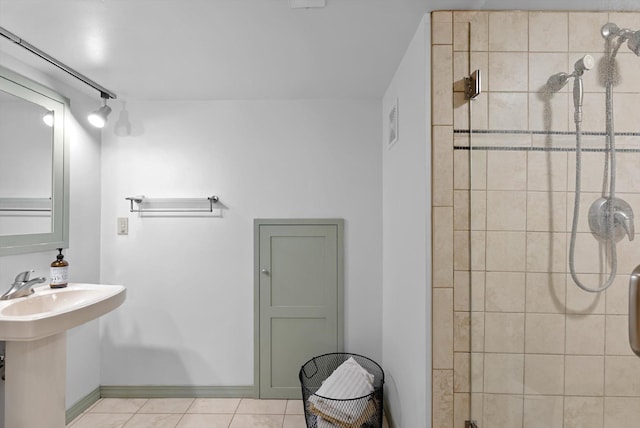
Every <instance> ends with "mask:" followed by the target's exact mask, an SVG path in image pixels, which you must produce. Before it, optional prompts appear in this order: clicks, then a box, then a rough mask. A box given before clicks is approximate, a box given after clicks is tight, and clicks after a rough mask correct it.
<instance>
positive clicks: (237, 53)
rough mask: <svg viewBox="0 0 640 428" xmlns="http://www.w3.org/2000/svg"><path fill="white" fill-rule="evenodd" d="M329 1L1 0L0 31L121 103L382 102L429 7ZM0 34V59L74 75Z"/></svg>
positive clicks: (421, 1)
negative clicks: (307, 4) (318, 5)
mask: <svg viewBox="0 0 640 428" xmlns="http://www.w3.org/2000/svg"><path fill="white" fill-rule="evenodd" d="M326 3H327V5H326V7H325V8H322V9H291V8H290V7H289V3H288V0H0V26H2V27H4V28H5V29H7V30H9V31H11V32H12V33H14V34H16V35H17V36H19V37H20V38H22V39H23V40H25V41H27V42H29V43H31V44H32V45H34V46H36V47H37V48H39V49H41V50H43V51H45V52H46V53H48V54H49V55H51V56H53V57H55V58H56V59H58V60H60V61H62V62H63V63H65V64H67V65H68V66H70V67H72V68H74V69H76V70H77V71H79V72H81V73H83V74H85V75H86V76H87V77H89V78H90V79H92V80H94V81H96V82H98V83H99V84H101V85H102V86H104V87H106V88H108V89H109V90H111V91H113V92H115V93H116V94H118V97H119V98H121V99H145V100H186V99H191V100H194V99H195V100H198V99H202V100H204V99H273V98H284V99H289V98H294V99H295V98H380V97H381V96H382V95H383V93H384V90H385V88H386V87H387V85H388V83H389V81H390V80H391V78H392V76H393V73H394V71H395V69H396V67H397V65H398V64H399V62H400V60H401V58H402V55H403V54H404V51H405V49H406V48H407V46H408V44H409V42H410V40H411V37H412V36H413V34H414V33H415V31H416V29H417V27H418V24H419V22H420V20H421V18H422V16H423V15H424V14H425V13H426V12H427V9H428V6H427V3H429V2H428V1H427V0H327V1H326ZM0 39H2V40H0V64H2V56H3V55H11V56H14V57H17V58H18V59H19V60H21V61H23V62H27V63H28V64H29V65H32V66H35V67H36V68H38V69H40V70H42V71H44V72H45V73H47V74H53V75H54V76H56V77H58V78H61V79H66V80H65V81H67V80H69V81H71V80H75V79H73V78H71V77H70V76H68V75H65V74H64V73H62V72H60V71H57V70H56V69H55V67H53V66H51V65H49V64H48V63H46V62H45V61H43V60H41V59H39V58H37V57H35V55H32V54H30V53H28V52H27V51H25V50H23V49H21V48H20V47H18V46H17V45H15V44H13V43H11V42H9V41H8V40H6V39H4V38H1V37H0ZM70 83H71V82H70ZM77 85H78V86H79V87H80V86H82V87H84V85H82V84H81V83H79V82H78V83H77ZM91 91H93V90H92V89H90V88H89V92H88V93H95V91H93V92H91Z"/></svg>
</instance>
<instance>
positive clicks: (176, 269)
mask: <svg viewBox="0 0 640 428" xmlns="http://www.w3.org/2000/svg"><path fill="white" fill-rule="evenodd" d="M113 104H114V105H113V107H114V112H113V113H112V115H113V118H112V119H113V120H112V121H111V126H113V125H114V124H115V122H116V119H117V117H118V115H119V114H120V109H121V107H120V106H118V105H117V104H118V103H113ZM126 107H127V110H128V112H129V115H130V118H131V124H132V136H130V137H117V136H115V135H114V133H113V132H112V130H111V129H107V130H106V131H105V133H104V141H103V152H102V156H103V173H102V189H103V198H102V208H103V210H102V213H103V217H102V281H103V282H105V283H120V284H124V285H125V286H126V287H127V301H126V302H125V303H124V305H123V306H122V307H121V308H120V309H119V310H118V311H116V312H114V313H113V314H110V315H109V316H107V317H105V318H104V323H103V324H102V325H103V337H102V351H103V355H102V356H103V358H102V362H103V364H102V384H104V385H143V384H154V385H185V384H192V385H207V386H243V385H244V386H246V385H253V340H254V337H253V316H254V315H253V219H254V218H277V217H291V218H296V217H305V218H322V217H333V218H336V217H339V218H344V219H345V221H346V222H345V266H346V269H345V270H346V272H345V294H346V296H345V307H346V314H345V324H346V332H345V344H346V349H347V350H348V351H352V352H357V353H361V354H364V355H368V356H371V358H373V359H380V357H381V309H382V302H381V289H382V282H381V271H382V269H381V228H382V214H381V210H380V208H381V191H380V189H381V154H380V150H379V138H380V132H381V126H380V120H379V110H380V104H379V102H378V101H349V100H345V101H322V100H296V101H293V100H291V101H202V102H201V101H193V102H164V103H163V102H141V101H131V102H128V103H127V104H126ZM139 194H144V195H146V196H149V197H154V196H155V197H206V196H209V195H214V194H215V195H218V196H219V197H220V200H221V202H222V203H223V204H224V205H225V206H226V207H227V209H226V210H225V211H224V216H223V217H222V218H175V217H174V218H140V217H139V216H138V215H137V214H131V213H129V211H128V209H129V205H128V202H127V201H125V197H127V196H131V195H139ZM117 217H128V218H129V235H127V236H117V235H116V218H117Z"/></svg>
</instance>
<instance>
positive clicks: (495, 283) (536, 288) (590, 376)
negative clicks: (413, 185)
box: [431, 11, 640, 428]
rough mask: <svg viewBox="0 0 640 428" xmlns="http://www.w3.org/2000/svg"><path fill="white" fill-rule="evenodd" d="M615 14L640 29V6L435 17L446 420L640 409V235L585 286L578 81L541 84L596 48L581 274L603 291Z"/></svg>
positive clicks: (618, 93) (440, 401) (632, 63)
mask: <svg viewBox="0 0 640 428" xmlns="http://www.w3.org/2000/svg"><path fill="white" fill-rule="evenodd" d="M607 22H615V23H616V24H618V25H619V26H620V27H627V28H632V29H638V28H640V14H638V13H606V12H598V13H589V12H515V11H495V12H465V11H455V12H449V11H443V12H434V13H433V14H432V61H431V64H432V125H433V127H432V142H433V146H432V150H433V153H432V159H433V165H432V174H433V177H432V182H433V192H432V194H433V200H432V210H433V278H432V280H433V282H432V283H433V348H432V349H433V427H434V428H449V427H455V428H463V427H464V421H465V420H466V419H468V418H469V416H470V415H471V416H472V417H473V419H475V420H476V421H477V422H478V425H479V427H480V428H518V427H523V428H533V427H544V428H556V427H557V428H560V427H563V428H569V427H576V428H577V427H580V428H585V427H597V428H601V427H606V428H621V427H627V426H637V424H638V421H639V420H640V358H638V357H636V356H634V355H633V353H632V352H631V350H630V348H629V345H628V344H627V312H628V295H627V293H628V288H627V287H628V286H627V283H628V278H629V274H630V272H631V271H632V270H633V269H634V267H635V266H636V265H638V264H640V239H638V240H634V241H631V242H630V241H628V240H627V239H625V240H623V241H622V242H621V243H620V244H619V245H618V275H617V276H616V280H615V283H614V284H613V286H612V287H611V288H610V289H609V290H608V291H607V292H605V293H601V294H591V293H586V292H583V291H581V290H580V289H579V288H578V287H577V286H576V285H575V284H574V283H573V280H572V279H571V277H570V276H569V274H568V272H569V267H568V266H569V264H568V263H569V261H568V258H569V251H568V248H569V241H570V231H571V222H572V218H573V205H574V189H575V156H576V155H575V135H574V134H573V131H575V128H574V123H573V101H572V94H571V87H572V83H571V82H570V83H569V84H568V85H567V86H566V87H565V88H564V89H562V90H561V91H559V92H557V93H549V91H548V90H546V88H545V84H546V82H547V79H548V78H549V76H551V75H552V74H555V73H557V72H570V71H572V70H573V64H574V62H575V61H576V60H577V59H579V58H580V57H582V56H583V55H585V54H587V53H589V54H591V55H593V56H594V58H595V59H596V63H597V64H598V66H597V67H596V68H595V69H594V70H590V71H588V72H586V73H585V76H584V82H585V97H584V100H585V101H584V122H583V131H584V132H585V133H586V134H587V135H585V136H584V139H583V146H584V147H585V153H584V154H583V166H582V181H581V183H582V196H581V210H580V223H579V227H578V232H579V233H578V236H577V241H576V242H577V244H576V254H575V265H576V270H577V272H578V275H579V277H580V279H581V280H582V282H584V283H585V284H587V285H589V286H590V287H595V286H597V284H598V283H599V282H602V281H604V280H606V275H605V276H604V277H602V276H601V275H599V274H598V273H599V272H601V271H602V269H601V267H602V264H603V261H602V260H603V258H601V255H602V251H600V250H601V249H600V248H599V246H598V243H597V241H596V240H595V239H594V238H593V236H592V235H591V233H590V232H589V227H588V224H587V219H586V217H587V212H588V208H589V206H590V204H591V203H592V202H593V201H594V200H596V199H597V198H599V197H600V196H601V192H602V189H603V184H602V183H603V173H604V157H605V154H604V152H603V151H602V149H603V147H604V136H603V135H602V134H603V132H604V129H605V123H604V122H605V121H604V116H605V113H604V104H605V101H604V100H605V97H604V86H603V83H602V77H601V75H600V73H599V68H600V59H601V58H602V56H603V54H602V52H603V49H604V41H603V39H602V37H601V36H600V28H601V27H602V25H603V24H605V23H607ZM618 66H619V77H618V80H617V82H616V86H615V88H614V94H615V98H614V100H615V129H616V132H617V133H621V134H623V135H620V136H618V138H617V146H618V148H619V149H620V151H619V153H618V156H617V163H618V165H617V196H619V197H622V198H623V199H625V200H627V201H628V202H629V203H630V204H631V206H632V207H633V208H634V210H635V211H636V212H637V213H640V173H639V169H640V120H639V119H638V114H637V111H638V110H640V79H638V78H637V76H638V75H639V73H638V72H639V71H640V58H638V57H636V56H635V55H633V54H632V53H630V51H629V50H628V49H626V47H623V48H622V49H621V50H620V53H619V54H618ZM474 69H481V70H482V73H483V93H482V94H481V95H480V96H479V97H478V99H476V100H473V101H471V102H469V101H467V100H465V97H464V93H463V91H464V77H465V76H468V75H469V74H470V71H471V70H474ZM470 110H471V111H470ZM470 129H471V130H472V132H469V130H470ZM470 144H471V146H472V147H473V149H472V150H470V147H469V146H470ZM636 221H637V222H638V221H640V215H639V216H638V220H636ZM638 226H640V224H638ZM606 272H608V270H606Z"/></svg>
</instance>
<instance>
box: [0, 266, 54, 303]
mask: <svg viewBox="0 0 640 428" xmlns="http://www.w3.org/2000/svg"><path fill="white" fill-rule="evenodd" d="M33 272H34V271H33V270H27V271H24V272H21V273H19V274H18V275H17V276H16V279H15V280H14V281H13V284H11V288H9V290H8V291H7V292H6V293H4V294H3V295H2V296H0V300H9V299H16V298H18V297H25V296H28V295H30V294H32V293H33V286H34V285H36V284H40V283H43V282H45V281H46V280H47V279H46V278H44V277H40V278H34V279H29V276H30V275H31V274H32V273H33Z"/></svg>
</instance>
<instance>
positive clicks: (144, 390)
mask: <svg viewBox="0 0 640 428" xmlns="http://www.w3.org/2000/svg"><path fill="white" fill-rule="evenodd" d="M100 397H102V398H252V397H254V390H253V385H248V386H192V385H102V386H101V387H100Z"/></svg>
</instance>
